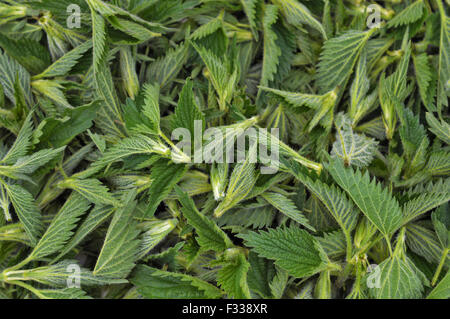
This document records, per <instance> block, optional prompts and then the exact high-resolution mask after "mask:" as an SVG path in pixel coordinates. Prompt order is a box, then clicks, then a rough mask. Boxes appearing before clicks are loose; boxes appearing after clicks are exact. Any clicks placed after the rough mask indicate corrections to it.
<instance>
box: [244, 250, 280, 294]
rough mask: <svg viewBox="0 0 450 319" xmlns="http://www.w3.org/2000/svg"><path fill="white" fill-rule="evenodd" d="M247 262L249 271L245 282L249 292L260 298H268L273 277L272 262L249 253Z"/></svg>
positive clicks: (273, 268)
mask: <svg viewBox="0 0 450 319" xmlns="http://www.w3.org/2000/svg"><path fill="white" fill-rule="evenodd" d="M248 262H249V263H250V269H249V272H248V274H247V282H248V286H249V288H250V290H251V292H255V293H257V294H258V295H259V296H260V297H262V298H269V297H270V296H271V295H272V292H271V289H270V284H271V282H272V279H273V277H274V276H275V267H274V265H273V263H272V261H270V260H268V259H265V258H262V257H259V256H258V255H257V254H256V253H254V252H250V253H249V255H248Z"/></svg>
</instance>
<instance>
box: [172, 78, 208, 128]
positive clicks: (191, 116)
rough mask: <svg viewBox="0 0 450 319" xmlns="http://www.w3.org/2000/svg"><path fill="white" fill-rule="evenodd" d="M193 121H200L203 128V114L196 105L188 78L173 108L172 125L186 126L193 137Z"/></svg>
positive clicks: (174, 126) (176, 126)
mask: <svg viewBox="0 0 450 319" xmlns="http://www.w3.org/2000/svg"><path fill="white" fill-rule="evenodd" d="M195 121H201V126H200V127H201V128H202V129H204V127H205V124H204V121H205V116H204V114H203V113H202V111H201V110H200V108H199V107H198V105H197V103H196V101H195V98H194V91H193V82H192V80H190V79H189V78H188V79H186V83H185V84H184V86H183V89H182V90H181V93H180V98H179V100H178V105H177V107H176V108H175V117H174V119H173V124H172V127H173V128H174V129H175V128H178V127H181V128H186V129H188V130H189V132H190V133H191V136H192V137H193V136H194V134H195Z"/></svg>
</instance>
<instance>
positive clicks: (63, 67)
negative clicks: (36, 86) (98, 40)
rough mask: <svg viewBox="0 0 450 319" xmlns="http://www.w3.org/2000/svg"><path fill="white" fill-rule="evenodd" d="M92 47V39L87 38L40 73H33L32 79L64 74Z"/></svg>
mask: <svg viewBox="0 0 450 319" xmlns="http://www.w3.org/2000/svg"><path fill="white" fill-rule="evenodd" d="M90 48H92V41H91V40H88V41H86V42H84V43H83V44H80V45H79V46H78V47H76V48H74V49H73V50H71V51H70V52H68V53H66V54H64V55H63V56H62V57H61V58H59V59H58V60H56V61H55V62H54V63H53V64H51V65H50V66H49V67H47V68H46V69H45V70H44V71H43V72H42V73H40V74H38V75H35V76H34V77H33V80H37V79H41V78H51V77H56V76H64V75H66V74H67V73H69V71H70V70H72V68H73V67H74V66H75V64H77V62H78V60H79V59H80V58H81V57H82V56H83V54H84V53H86V52H87V51H88V50H89V49H90Z"/></svg>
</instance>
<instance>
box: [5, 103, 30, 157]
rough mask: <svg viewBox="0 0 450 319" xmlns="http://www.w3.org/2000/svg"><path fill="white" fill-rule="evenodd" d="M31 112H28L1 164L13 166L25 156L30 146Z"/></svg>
mask: <svg viewBox="0 0 450 319" xmlns="http://www.w3.org/2000/svg"><path fill="white" fill-rule="evenodd" d="M32 115H33V112H30V113H29V114H28V116H27V117H26V119H25V121H24V122H23V125H22V128H21V129H20V131H19V134H18V135H17V138H16V140H15V141H14V144H13V145H12V146H11V148H10V149H9V151H8V153H6V155H5V156H3V158H2V159H1V163H6V164H14V163H15V162H16V161H17V160H18V159H19V158H20V157H22V156H25V154H26V153H27V152H28V150H29V148H30V146H31V136H32V124H31V119H32Z"/></svg>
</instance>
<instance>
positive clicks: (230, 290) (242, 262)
mask: <svg viewBox="0 0 450 319" xmlns="http://www.w3.org/2000/svg"><path fill="white" fill-rule="evenodd" d="M232 254H234V252H233V253H232ZM249 268H250V264H249V263H248V261H247V259H246V258H245V255H244V254H243V253H242V252H239V253H237V256H233V258H232V261H228V262H227V263H225V264H224V265H223V266H222V268H220V269H219V271H218V272H217V282H218V283H219V285H220V287H221V288H222V289H223V290H224V291H225V292H227V294H228V295H229V296H230V297H232V298H235V299H249V298H250V289H249V287H248V283H247V273H248V270H249Z"/></svg>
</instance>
